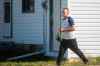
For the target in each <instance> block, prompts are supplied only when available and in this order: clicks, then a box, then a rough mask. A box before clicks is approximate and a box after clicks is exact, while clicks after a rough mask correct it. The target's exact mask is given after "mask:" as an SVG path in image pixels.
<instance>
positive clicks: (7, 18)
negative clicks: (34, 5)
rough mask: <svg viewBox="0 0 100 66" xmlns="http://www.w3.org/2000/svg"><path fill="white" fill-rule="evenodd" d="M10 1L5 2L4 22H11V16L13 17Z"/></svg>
mask: <svg viewBox="0 0 100 66" xmlns="http://www.w3.org/2000/svg"><path fill="white" fill-rule="evenodd" d="M10 10H11V8H10V3H9V2H6V3H4V12H5V14H4V22H5V23H9V22H10V18H11V15H10Z"/></svg>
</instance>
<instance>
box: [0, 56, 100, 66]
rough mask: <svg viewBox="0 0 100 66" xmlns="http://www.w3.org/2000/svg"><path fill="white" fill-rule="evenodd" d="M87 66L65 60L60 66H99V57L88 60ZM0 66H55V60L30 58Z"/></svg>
mask: <svg viewBox="0 0 100 66" xmlns="http://www.w3.org/2000/svg"><path fill="white" fill-rule="evenodd" d="M89 61H90V62H89V65H85V64H83V63H82V62H81V61H80V62H79V63H73V64H69V63H68V62H67V60H66V61H65V62H64V63H63V64H62V66H100V57H96V58H89ZM0 66H56V63H55V59H52V58H48V57H42V58H34V57H33V58H32V60H24V61H21V60H18V61H5V62H0Z"/></svg>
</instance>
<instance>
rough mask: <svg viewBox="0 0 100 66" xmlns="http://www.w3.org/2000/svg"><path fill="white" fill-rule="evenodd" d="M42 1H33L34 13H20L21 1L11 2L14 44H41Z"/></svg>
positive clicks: (14, 0)
mask: <svg viewBox="0 0 100 66" xmlns="http://www.w3.org/2000/svg"><path fill="white" fill-rule="evenodd" d="M42 2H43V0H35V12H34V13H22V0H13V35H14V40H15V42H20V43H26V44H27V43H28V44H29V43H31V44H43V8H42V6H41V4H42Z"/></svg>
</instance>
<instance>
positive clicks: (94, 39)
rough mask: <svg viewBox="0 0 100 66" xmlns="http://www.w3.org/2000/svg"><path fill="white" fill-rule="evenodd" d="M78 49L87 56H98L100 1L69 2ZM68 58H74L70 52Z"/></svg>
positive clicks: (99, 54)
mask: <svg viewBox="0 0 100 66" xmlns="http://www.w3.org/2000/svg"><path fill="white" fill-rule="evenodd" d="M68 7H69V8H70V10H71V16H72V17H73V18H74V20H75V24H76V25H75V26H76V37H77V41H78V45H79V48H80V49H81V50H82V51H83V52H84V53H85V55H87V56H100V0H69V2H68ZM69 56H70V57H73V56H76V55H75V54H73V52H72V51H70V52H69Z"/></svg>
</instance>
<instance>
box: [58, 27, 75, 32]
mask: <svg viewBox="0 0 100 66" xmlns="http://www.w3.org/2000/svg"><path fill="white" fill-rule="evenodd" d="M58 31H59V32H72V31H75V27H74V26H70V27H67V28H59V29H58Z"/></svg>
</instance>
